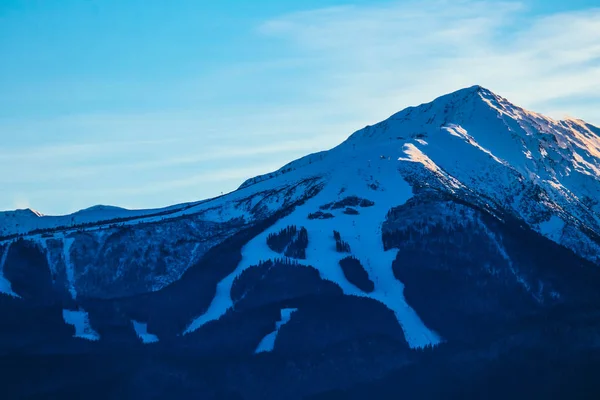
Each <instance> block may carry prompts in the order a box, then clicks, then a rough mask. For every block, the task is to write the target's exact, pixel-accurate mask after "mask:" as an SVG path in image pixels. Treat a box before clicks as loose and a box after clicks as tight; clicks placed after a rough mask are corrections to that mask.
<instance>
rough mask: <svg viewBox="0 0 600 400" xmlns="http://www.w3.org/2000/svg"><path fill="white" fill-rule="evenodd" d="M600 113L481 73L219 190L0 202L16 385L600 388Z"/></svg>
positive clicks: (240, 391) (359, 390)
mask: <svg viewBox="0 0 600 400" xmlns="http://www.w3.org/2000/svg"><path fill="white" fill-rule="evenodd" d="M598 132H599V131H598V128H595V127H593V126H591V125H589V124H586V123H585V122H583V121H579V120H568V121H555V120H552V119H549V118H546V117H544V116H542V115H539V114H536V113H532V112H529V111H526V110H523V109H521V108H519V107H517V106H515V105H513V104H511V103H510V102H508V101H507V100H506V99H503V98H501V97H499V96H497V95H495V94H493V93H492V92H490V91H489V90H487V89H484V88H481V87H479V86H475V87H471V88H467V89H463V90H460V91H458V92H455V93H452V94H449V95H446V96H442V97H440V98H438V99H436V100H434V101H433V102H431V103H428V104H424V105H421V106H418V107H412V108H408V109H406V110H403V111H401V112H399V113H398V114H395V115H393V116H392V117H390V118H389V119H388V120H386V121H383V122H381V123H378V124H376V125H374V126H369V127H366V128H364V129H362V130H360V131H357V132H356V133H354V134H353V135H351V136H350V137H349V139H348V140H347V141H345V142H344V143H342V144H340V145H339V146H337V147H336V148H334V149H331V150H329V151H326V152H322V153H317V154H311V155H309V156H306V157H304V158H302V159H299V160H297V161H294V162H292V163H290V164H288V165H286V166H284V167H283V168H282V169H280V170H278V171H276V172H273V173H271V174H267V175H263V176H259V177H256V178H253V179H251V180H249V181H247V182H245V183H244V184H243V185H242V186H241V187H240V189H238V190H237V191H235V192H232V193H230V194H227V195H225V196H222V197H219V198H216V199H211V200H207V201H202V202H197V203H189V204H184V205H176V206H172V207H168V208H165V209H161V210H146V211H144V210H142V211H129V210H124V209H119V208H113V207H106V206H101V207H93V208H91V209H88V210H83V211H80V212H78V213H76V214H73V215H71V216H63V217H49V216H44V215H42V214H40V213H37V212H33V211H26V210H25V211H23V210H20V211H15V212H10V213H2V214H0V235H2V238H1V240H0V315H2V316H3V318H2V321H1V322H0V324H1V325H0V328H1V329H0V362H2V364H3V371H8V372H7V373H6V374H4V375H3V382H2V387H3V393H7V394H8V398H28V397H31V398H77V397H86V398H90V397H91V398H94V397H98V398H102V399H106V398H169V399H171V398H203V399H210V398H226V399H240V398H241V399H254V398H256V399H270V398H273V399H278V398H289V399H301V398H364V397H374V398H388V397H389V398H397V397H399V396H400V397H403V398H415V399H422V398H440V397H444V398H465V397H467V398H468V397H476V398H481V397H486V398H495V397H494V396H496V397H497V398H500V395H502V396H503V397H502V398H505V397H506V396H517V397H518V396H519V395H528V396H529V397H532V396H533V397H536V396H537V394H552V393H561V394H568V393H577V394H580V395H581V396H575V397H577V398H584V397H585V395H587V394H590V395H592V394H594V393H595V394H597V393H598V392H597V389H598V386H597V384H596V383H595V382H596V380H595V376H597V374H594V372H598V373H600V357H599V356H598V353H597V348H598V346H599V344H600V335H599V334H598V332H600V330H599V328H600V326H599V322H598V321H600V319H599V318H598V317H599V316H600V290H598V288H600V258H599V257H600V206H599V204H598V201H599V200H600V182H599V179H600V158H599V156H600V137H599V136H598ZM576 372H577V373H576ZM431 382H435V385H431ZM506 382H513V383H514V384H512V385H506ZM542 386H543V387H542ZM368 394H372V396H368ZM442 394H443V396H442ZM543 397H545V396H543ZM596 397H597V396H591V398H596Z"/></svg>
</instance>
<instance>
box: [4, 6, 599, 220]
mask: <svg viewBox="0 0 600 400" xmlns="http://www.w3.org/2000/svg"><path fill="white" fill-rule="evenodd" d="M594 3H597V1H583V0H573V1H569V2H565V1H542V0H536V1H525V2H512V1H504V2H499V1H474V0H458V1H443V0H442V1H436V0H433V1H430V0H425V1H391V2H390V1H352V0H348V1H340V0H335V1H334V0H320V1H314V0H308V1H306V0H305V1H302V2H300V1H293V2H292V1H283V0H278V1H274V0H273V1H271V0H268V1H233V0H223V1H217V2H204V1H192V0H179V1H168V0H162V1H158V0H143V1H142V0H102V1H100V0H96V1H94V0H88V1H81V0H61V1H41V0H38V1H31V0H30V1H24V0H23V1H16V0H2V1H0V56H1V62H0V140H1V143H2V144H1V146H0V172H1V174H0V185H1V187H2V190H1V191H0V209H14V208H24V207H32V208H35V209H38V210H39V211H41V212H43V213H45V214H63V213H68V212H73V211H77V210H79V209H82V208H86V207H89V206H92V205H95V204H113V205H118V206H123V207H128V208H148V207H160V206H166V205H170V204H174V203H178V202H185V201H193V200H199V199H202V198H206V197H211V196H214V195H218V194H220V193H221V192H228V191H231V190H234V189H235V188H236V187H237V186H238V185H239V184H240V183H241V182H242V181H243V180H244V179H246V178H249V177H252V176H254V175H257V174H260V173H265V172H268V171H270V170H274V169H277V168H278V167H280V166H281V165H283V164H285V163H286V162H288V161H291V160H293V159H295V158H297V157H299V156H302V155H304V154H306V153H309V152H313V151H317V150H323V149H327V148H330V147H333V146H334V145H336V144H338V143H339V142H340V141H342V140H343V139H345V138H346V137H347V136H348V135H349V134H351V133H352V132H353V131H355V130H357V129H359V128H361V127H363V126H365V125H367V124H371V123H374V122H377V121H379V120H381V119H384V118H386V117H388V116H389V115H391V114H393V113H394V112H396V111H398V110H400V109H402V108H404V107H406V106H409V105H413V104H418V103H422V102H426V101H429V100H431V99H433V98H434V97H437V96H438V95H441V94H443V93H446V92H450V91H453V90H456V89H459V88H461V87H465V86H471V85H473V84H481V85H483V86H486V87H488V88H489V89H491V90H493V91H494V92H496V93H498V94H500V95H502V96H504V97H507V98H509V99H510V100H512V101H513V102H515V103H517V104H520V105H522V106H524V107H526V108H529V109H532V110H534V111H540V112H544V113H547V114H549V115H551V116H553V117H559V118H560V117H563V116H565V115H571V116H576V117H579V118H583V119H585V120H588V121H589V122H591V123H594V124H596V125H599V124H600V23H599V22H598V21H600V10H599V9H594V8H593V7H594Z"/></svg>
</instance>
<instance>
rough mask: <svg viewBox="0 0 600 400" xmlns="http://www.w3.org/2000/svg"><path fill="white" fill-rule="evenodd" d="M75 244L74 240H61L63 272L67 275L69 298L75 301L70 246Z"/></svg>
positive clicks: (75, 293)
mask: <svg viewBox="0 0 600 400" xmlns="http://www.w3.org/2000/svg"><path fill="white" fill-rule="evenodd" d="M74 242H75V239H74V238H64V239H63V258H64V263H65V272H66V275H67V282H68V284H69V293H70V294H71V298H73V300H75V299H76V298H77V289H75V267H74V266H73V263H71V246H73V243H74Z"/></svg>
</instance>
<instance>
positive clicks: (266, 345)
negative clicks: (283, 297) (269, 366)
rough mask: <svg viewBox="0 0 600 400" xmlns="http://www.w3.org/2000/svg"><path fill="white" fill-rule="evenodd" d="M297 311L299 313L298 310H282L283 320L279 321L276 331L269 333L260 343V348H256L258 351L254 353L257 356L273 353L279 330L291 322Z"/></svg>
mask: <svg viewBox="0 0 600 400" xmlns="http://www.w3.org/2000/svg"><path fill="white" fill-rule="evenodd" d="M296 311H298V309H297V308H284V309H282V310H281V319H280V320H279V321H277V324H276V327H275V330H274V331H273V332H271V333H269V334H268V335H267V336H265V337H264V338H263V339H262V340H261V341H260V343H259V344H258V347H257V348H256V351H255V352H254V353H255V354H258V353H264V352H270V351H273V349H274V348H275V339H277V334H278V333H279V329H281V327H282V326H283V325H285V324H287V323H288V322H290V319H291V318H292V314H293V313H294V312H296Z"/></svg>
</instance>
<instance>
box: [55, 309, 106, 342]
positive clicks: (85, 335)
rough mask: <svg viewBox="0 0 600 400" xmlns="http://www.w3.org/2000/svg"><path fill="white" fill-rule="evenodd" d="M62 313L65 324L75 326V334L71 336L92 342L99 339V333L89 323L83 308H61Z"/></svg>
mask: <svg viewBox="0 0 600 400" xmlns="http://www.w3.org/2000/svg"><path fill="white" fill-rule="evenodd" d="M62 315H63V320H64V321H65V323H66V324H69V325H72V326H73V327H75V335H73V337H76V338H80V339H86V340H91V341H94V342H95V341H97V340H100V335H99V334H98V333H97V332H96V331H94V330H93V329H92V326H91V325H90V318H89V316H88V313H87V312H85V311H84V310H83V309H79V310H78V311H72V310H63V312H62Z"/></svg>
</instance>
